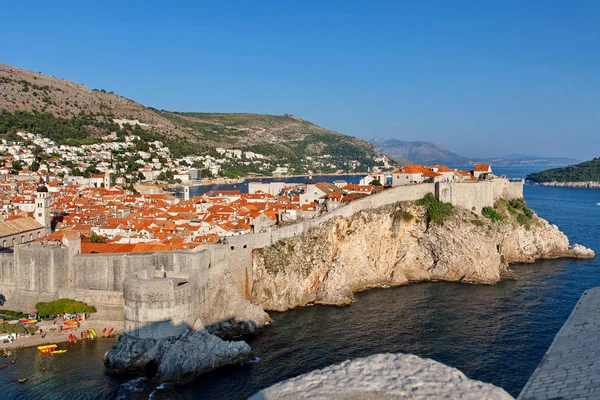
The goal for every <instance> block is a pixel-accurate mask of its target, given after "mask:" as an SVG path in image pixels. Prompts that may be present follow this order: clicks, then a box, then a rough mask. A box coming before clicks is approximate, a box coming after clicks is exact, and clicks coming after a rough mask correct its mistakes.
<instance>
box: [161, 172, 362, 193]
mask: <svg viewBox="0 0 600 400" xmlns="http://www.w3.org/2000/svg"><path fill="white" fill-rule="evenodd" d="M368 174H369V173H368V172H344V173H343V174H335V173H329V174H327V173H319V174H297V175H271V176H242V177H239V178H213V179H207V180H202V181H191V182H188V183H186V184H183V183H177V184H172V185H169V184H167V185H165V189H167V190H169V189H182V188H184V187H185V186H189V187H200V186H213V185H235V184H239V183H244V182H248V181H252V182H253V181H262V180H270V181H273V180H278V179H283V180H285V179H287V178H302V177H309V176H313V177H315V176H349V175H350V176H360V175H368ZM155 183H158V182H155Z"/></svg>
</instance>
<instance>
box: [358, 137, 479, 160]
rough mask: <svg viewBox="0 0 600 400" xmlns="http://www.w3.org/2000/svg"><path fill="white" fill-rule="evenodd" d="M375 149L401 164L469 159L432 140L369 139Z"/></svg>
mask: <svg viewBox="0 0 600 400" xmlns="http://www.w3.org/2000/svg"><path fill="white" fill-rule="evenodd" d="M370 142H371V143H373V144H374V145H375V147H377V150H379V151H380V152H382V153H383V154H385V155H387V156H388V157H390V158H392V159H394V160H396V161H397V162H399V163H401V164H407V163H410V162H413V163H417V164H445V165H466V164H468V163H469V162H470V161H471V160H470V159H469V158H466V157H462V156H459V155H458V154H456V153H453V152H451V151H450V150H448V149H447V148H445V147H444V146H441V145H439V144H436V143H432V142H419V141H417V142H405V141H403V140H398V139H382V138H375V139H372V140H371V141H370Z"/></svg>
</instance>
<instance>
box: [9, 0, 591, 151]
mask: <svg viewBox="0 0 600 400" xmlns="http://www.w3.org/2000/svg"><path fill="white" fill-rule="evenodd" d="M599 21H600V2H599V1H527V0H522V1H464V2H461V1H437V2H433V1H417V0H413V1H400V0H397V1H387V2H383V1H379V2H378V1H361V2H359V1H349V0H344V1H342V0H340V1H294V2H293V1H281V0H276V1H266V0H260V1H235V2H233V1H231V2H227V1H222V2H221V1H211V2H200V1H189V2H183V1H160V2H159V1H152V0H147V1H118V2H117V1H80V0H79V1H21V2H16V1H13V2H7V3H6V4H3V5H2V7H1V11H0V38H1V39H0V61H1V62H5V63H8V64H11V65H14V66H17V67H21V68H26V69H31V70H36V71H42V72H43V73H47V74H50V75H54V76H58V77H62V78H66V79H70V80H74V81H77V82H80V83H83V84H85V85H87V86H89V87H91V88H98V89H100V88H103V89H106V90H113V91H115V92H116V93H118V94H121V95H123V96H126V97H128V98H131V99H134V100H136V101H139V102H141V103H143V104H144V105H148V106H153V107H156V108H162V109H168V110H178V111H215V112H217V111H220V112H256V113H268V114H283V113H290V114H294V115H297V116H300V117H302V118H305V119H308V120H310V121H313V122H315V123H317V124H319V125H322V126H325V127H327V128H331V129H334V130H336V131H339V132H342V133H346V134H350V135H354V136H358V137H360V138H364V139H369V138H372V137H376V136H380V137H390V138H391V137H394V138H399V139H403V140H431V141H435V142H438V143H441V144H443V145H445V146H447V147H449V148H450V149H451V150H453V151H455V152H457V153H459V154H461V155H466V156H495V155H503V154H507V153H514V152H518V153H529V154H531V153H533V154H540V155H548V156H571V157H576V158H580V159H587V158H591V157H597V156H600V151H598V149H599V148H600V22H599Z"/></svg>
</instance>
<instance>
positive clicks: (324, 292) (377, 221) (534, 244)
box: [251, 202, 594, 311]
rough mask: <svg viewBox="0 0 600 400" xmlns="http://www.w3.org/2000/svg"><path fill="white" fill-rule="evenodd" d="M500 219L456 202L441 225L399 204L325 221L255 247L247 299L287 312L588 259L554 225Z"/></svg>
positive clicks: (420, 210)
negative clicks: (415, 285) (514, 265)
mask: <svg viewBox="0 0 600 400" xmlns="http://www.w3.org/2000/svg"><path fill="white" fill-rule="evenodd" d="M504 214H505V215H504V219H503V221H501V222H497V223H492V222H491V221H490V220H489V219H487V218H485V217H481V216H478V215H476V214H474V213H472V212H470V211H467V210H465V209H461V208H458V207H457V208H455V209H454V210H453V212H452V214H451V215H450V216H449V217H447V218H446V219H445V220H444V223H443V225H440V224H436V223H434V222H433V221H431V222H428V217H427V211H426V210H425V208H424V207H422V206H418V205H417V204H415V203H414V202H402V203H397V204H393V205H387V206H384V207H380V208H378V209H374V210H369V211H363V212H359V213H357V214H355V215H353V216H351V217H350V218H346V219H342V218H338V219H336V220H332V221H328V222H326V223H324V224H322V225H320V226H319V227H317V228H314V229H313V230H311V231H309V232H308V233H305V234H303V235H301V236H298V237H295V238H290V239H286V240H281V241H279V242H277V243H276V244H274V245H273V246H270V247H266V248H263V249H257V250H254V253H253V277H254V282H253V289H252V299H251V300H252V302H254V303H255V304H260V305H261V306H262V307H263V308H265V309H267V310H277V311H284V310H286V309H289V308H293V307H296V306H302V305H305V304H307V303H312V302H316V303H322V304H346V303H349V302H350V301H351V300H352V293H353V292H355V291H357V290H361V289H365V288H369V287H375V286H380V285H383V284H388V285H403V284H407V283H409V282H411V281H428V280H444V281H458V282H471V283H483V284H493V283H497V282H499V281H500V280H501V279H502V278H504V277H510V276H514V275H513V274H512V272H511V271H510V269H509V263H511V262H533V261H535V260H536V259H540V258H553V257H565V256H566V257H582V258H583V257H593V256H594V254H593V252H592V251H591V250H588V249H585V248H583V247H581V246H576V247H570V246H569V240H568V238H567V237H566V236H565V235H564V234H563V233H562V232H560V231H559V230H558V228H557V227H556V226H554V225H550V224H549V223H548V222H547V221H545V220H543V219H541V218H538V217H537V216H535V215H534V216H533V217H532V218H531V219H530V220H528V221H527V223H525V224H523V221H521V223H519V222H518V220H517V217H516V215H514V214H511V213H509V212H506V210H505V211H504Z"/></svg>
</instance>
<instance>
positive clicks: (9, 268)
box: [0, 253, 15, 285]
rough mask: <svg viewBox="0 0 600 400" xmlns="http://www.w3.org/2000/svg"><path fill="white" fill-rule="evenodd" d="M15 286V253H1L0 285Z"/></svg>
mask: <svg viewBox="0 0 600 400" xmlns="http://www.w3.org/2000/svg"><path fill="white" fill-rule="evenodd" d="M2 283H4V284H6V285H14V284H15V256H14V254H13V253H0V284H2Z"/></svg>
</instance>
